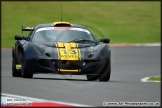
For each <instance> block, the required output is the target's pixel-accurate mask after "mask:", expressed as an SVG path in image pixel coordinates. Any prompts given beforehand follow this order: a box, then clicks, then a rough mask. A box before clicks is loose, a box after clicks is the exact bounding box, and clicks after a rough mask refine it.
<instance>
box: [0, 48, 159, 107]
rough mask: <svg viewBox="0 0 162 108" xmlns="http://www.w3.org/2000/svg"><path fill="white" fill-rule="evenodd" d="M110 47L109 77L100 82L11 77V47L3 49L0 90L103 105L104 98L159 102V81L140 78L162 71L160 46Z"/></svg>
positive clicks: (57, 77)
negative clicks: (145, 80)
mask: <svg viewBox="0 0 162 108" xmlns="http://www.w3.org/2000/svg"><path fill="white" fill-rule="evenodd" d="M111 51H112V52H111V54H112V56H111V62H112V74H111V78H110V81H109V82H99V81H87V80H86V76H84V75H82V76H77V75H75V76H72V77H71V76H69V75H66V76H61V75H54V74H35V75H34V76H33V78H32V79H24V78H16V77H12V74H11V72H12V64H11V63H12V57H11V49H3V50H1V90H2V91H1V92H2V93H9V94H15V95H21V96H28V97H34V98H40V99H47V100H57V101H62V102H70V103H77V104H84V105H93V106H103V102H104V101H106V102H120V101H129V102H143V101H145V102H161V83H153V82H141V81H140V80H141V79H142V78H144V77H148V76H153V75H160V74H161V70H160V68H161V67H160V64H161V63H160V58H161V56H160V46H138V47H137V46H134V47H133V46H131V47H121V48H120V47H111ZM160 104H161V103H160Z"/></svg>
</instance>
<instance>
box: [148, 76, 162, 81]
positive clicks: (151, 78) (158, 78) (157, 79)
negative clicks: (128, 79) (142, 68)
mask: <svg viewBox="0 0 162 108" xmlns="http://www.w3.org/2000/svg"><path fill="white" fill-rule="evenodd" d="M148 80H149V81H161V76H153V77H150V78H149V79H148Z"/></svg>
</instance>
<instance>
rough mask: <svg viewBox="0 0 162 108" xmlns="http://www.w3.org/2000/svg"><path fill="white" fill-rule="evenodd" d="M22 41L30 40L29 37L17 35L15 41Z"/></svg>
mask: <svg viewBox="0 0 162 108" xmlns="http://www.w3.org/2000/svg"><path fill="white" fill-rule="evenodd" d="M22 39H25V40H28V38H27V37H24V36H22V35H15V40H22Z"/></svg>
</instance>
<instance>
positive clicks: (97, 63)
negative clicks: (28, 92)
mask: <svg viewBox="0 0 162 108" xmlns="http://www.w3.org/2000/svg"><path fill="white" fill-rule="evenodd" d="M53 26H54V25H52V24H39V25H37V26H36V27H34V28H27V27H26V28H22V30H23V31H30V33H29V35H28V36H27V37H23V36H22V35H16V36H15V39H16V40H17V41H16V43H15V44H14V46H13V48H12V57H13V68H15V67H16V65H17V64H19V65H21V66H20V68H19V69H17V68H16V70H15V71H16V72H17V73H20V74H21V75H22V73H23V72H22V71H24V69H22V68H23V65H24V61H25V65H26V71H27V73H28V74H30V75H33V74H39V73H54V74H70V75H89V76H90V77H91V78H88V77H87V79H88V80H96V79H98V78H99V77H100V76H102V75H104V73H105V72H107V73H108V74H109V75H108V76H107V77H110V72H111V51H110V48H109V46H108V45H107V44H106V43H109V41H110V40H109V39H107V38H105V39H98V40H95V43H94V44H92V43H86V42H79V43H78V46H77V48H78V49H79V50H80V55H81V57H80V59H79V60H60V59H58V51H57V48H59V46H57V45H56V44H55V43H54V42H44V43H39V42H32V41H31V39H32V36H33V34H34V33H35V31H36V30H37V29H39V28H42V27H53ZM60 26H61V25H60ZM72 27H76V28H85V29H87V28H86V27H84V26H82V25H78V24H72ZM100 42H103V43H102V44H99V43H100ZM67 62H68V63H70V64H67ZM108 67H109V68H108ZM60 69H65V71H61V70H60ZM66 70H67V71H66ZM68 70H78V71H77V72H73V71H72V72H70V71H68ZM13 76H14V75H13ZM92 76H93V78H92ZM108 80H109V78H107V79H106V81H108Z"/></svg>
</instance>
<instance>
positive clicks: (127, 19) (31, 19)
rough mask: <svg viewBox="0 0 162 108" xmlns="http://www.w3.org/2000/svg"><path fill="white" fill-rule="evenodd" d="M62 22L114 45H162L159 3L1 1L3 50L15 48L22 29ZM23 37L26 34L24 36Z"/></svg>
mask: <svg viewBox="0 0 162 108" xmlns="http://www.w3.org/2000/svg"><path fill="white" fill-rule="evenodd" d="M61 3H62V6H63V9H62V10H63V20H64V21H68V22H71V23H78V24H82V25H85V26H87V27H89V29H90V30H91V31H92V32H93V33H94V35H95V37H96V38H102V37H109V38H110V39H111V43H160V1H159V2H153V1H149V2H148V1H147V2H141V1H140V2H137V1H130V2H112V1H111V2H110V1H107V2H83V1H82V2H72V1H71V2H70V1H69V2H56V1H55V2H54V1H53V2H2V3H1V4H2V7H1V9H2V11H1V16H2V20H1V22H2V25H1V31H2V34H1V39H2V41H1V42H2V47H12V46H13V44H14V43H15V40H14V35H15V34H21V26H22V25H23V26H36V25H37V24H39V23H51V22H54V21H60V10H61V9H60V7H61V6H60V4H61ZM24 35H27V33H25V34H24Z"/></svg>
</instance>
